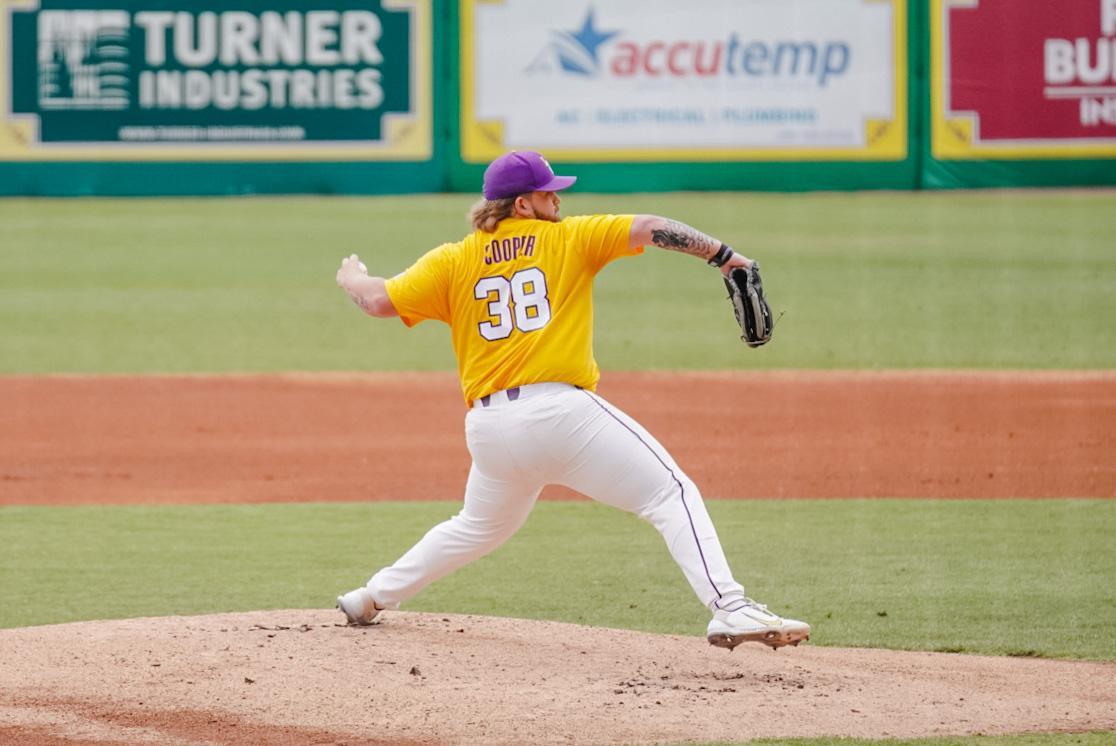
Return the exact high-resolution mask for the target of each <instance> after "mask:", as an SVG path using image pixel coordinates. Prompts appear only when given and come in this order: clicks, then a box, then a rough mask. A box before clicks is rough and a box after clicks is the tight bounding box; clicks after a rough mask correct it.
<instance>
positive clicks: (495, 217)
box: [469, 197, 516, 233]
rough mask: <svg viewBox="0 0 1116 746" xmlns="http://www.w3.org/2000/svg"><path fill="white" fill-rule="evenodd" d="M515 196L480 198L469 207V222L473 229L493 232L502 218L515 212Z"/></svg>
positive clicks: (508, 216)
mask: <svg viewBox="0 0 1116 746" xmlns="http://www.w3.org/2000/svg"><path fill="white" fill-rule="evenodd" d="M515 200H516V197H505V198H504V199H480V200H478V201H477V202H475V203H474V204H473V206H472V207H470V208H469V222H470V223H472V225H473V230H478V231H484V232H485V233H495V232H496V226H498V225H500V221H501V220H503V219H504V218H510V217H511V216H512V215H514V214H515Z"/></svg>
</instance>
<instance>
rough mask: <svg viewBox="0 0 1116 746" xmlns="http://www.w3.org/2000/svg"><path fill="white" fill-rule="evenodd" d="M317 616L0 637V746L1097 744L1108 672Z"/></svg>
mask: <svg viewBox="0 0 1116 746" xmlns="http://www.w3.org/2000/svg"><path fill="white" fill-rule="evenodd" d="M385 616H386V617H387V619H386V621H385V623H384V624H381V625H377V626H375V627H371V628H350V627H343V626H339V625H338V624H337V622H338V620H339V618H340V617H339V614H338V613H337V612H333V611H320V610H283V611H260V612H252V613H243V614H220V615H215V616H200V617H168V618H152V619H128V620H122V621H110V622H83V623H77V624H61V625H51V626H44V627H28V628H22V629H8V630H0V660H3V661H4V662H5V663H4V666H3V667H2V668H0V740H12V741H16V740H18V741H20V742H22V743H44V742H51V743H59V742H62V743H65V742H82V743H87V742H94V743H96V742H112V743H141V742H159V743H198V742H214V741H216V742H234V741H236V742H253V743H291V742H298V743H311V742H316V743H321V742H343V743H348V744H353V743H365V744H385V743H393V744H419V743H421V744H430V743H470V744H476V743H482V744H513V743H573V744H590V743H592V744H609V743H650V742H664V741H667V742H670V741H683V740H717V739H725V740H728V739H731V740H745V739H750V738H759V737H794V736H823V735H832V736H838V735H844V736H871V737H887V736H892V737H914V736H925V735H941V734H972V733H987V734H994V733H1021V732H1030V731H1077V730H1093V729H1116V664H1111V663H1091V662H1073V661H1051V660H1035V659H1016V658H991V657H982V656H967V655H965V656H963V655H947V654H940V653H907V652H896V651H884V650H855V649H839V648H821V647H816V646H810V645H804V646H801V647H798V648H790V649H785V650H781V651H779V652H777V653H776V652H773V651H771V650H768V649H767V648H764V647H762V646H760V645H752V644H749V645H744V646H741V647H740V648H737V650H736V651H735V652H734V653H731V654H730V653H727V652H726V651H724V650H721V649H717V648H712V647H710V646H709V645H707V644H706V643H705V641H704V640H703V639H702V638H701V637H680V636H670V635H654V634H643V633H637V632H630V631H623V630H613V629H601V628H591V627H579V626H575V625H569V624H558V623H554V622H538V621H525V620H517V619H496V618H490V617H477V616H461V615H444V616H443V615H431V614H417V613H406V612H388V613H387V614H385Z"/></svg>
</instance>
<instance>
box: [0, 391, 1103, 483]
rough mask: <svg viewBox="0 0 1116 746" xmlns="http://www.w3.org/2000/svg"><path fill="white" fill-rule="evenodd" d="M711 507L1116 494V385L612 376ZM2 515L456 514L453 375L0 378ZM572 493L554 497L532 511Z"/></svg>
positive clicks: (458, 434) (457, 418)
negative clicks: (320, 510)
mask: <svg viewBox="0 0 1116 746" xmlns="http://www.w3.org/2000/svg"><path fill="white" fill-rule="evenodd" d="M600 393H601V394H602V395H603V396H605V397H606V398H608V399H609V400H611V401H612V402H614V403H615V404H616V405H617V406H619V407H621V408H622V409H624V410H625V411H627V412H628V413H629V414H631V415H632V416H633V417H635V418H636V419H637V420H639V421H640V422H642V423H643V424H644V425H645V426H646V427H647V429H648V430H650V431H651V432H652V433H653V434H654V435H655V436H656V437H657V438H658V439H659V440H660V441H661V442H662V443H663V445H665V446H666V447H667V449H668V450H669V451H670V452H671V454H672V455H673V456H674V457H675V460H677V461H678V463H679V464H680V465H681V466H682V468H683V469H685V470H686V471H687V473H689V475H690V476H691V477H693V479H694V480H695V481H696V482H697V484H698V485H699V486H700V487H701V490H702V493H703V494H704V495H705V496H706V497H707V498H711V499H717V498H729V499H731V498H768V497H776V498H785V497H939V498H940V497H1002V498H1012V497H1016V498H1019V497H1116V459H1113V458H1112V454H1114V453H1116V373H1113V372H1095V373H1091V372H1081V373H1073V372H1063V373H1053V372H1050V373H1010V372H1009V373H971V372H970V373H952V372H878V373H871V372H852V373H842V372H773V373H746V374H737V373H684V374H683V373H609V374H606V375H605V377H604V379H603V380H602V383H601V387H600ZM0 411H3V412H4V419H5V427H4V428H2V429H0V452H2V453H3V454H4V458H3V461H2V462H0V504H31V505H45V504H79V503H147V504H151V503H224V502H231V503H254V502H272V501H351V500H452V499H458V498H460V496H461V491H462V488H463V485H464V483H465V477H466V475H467V473H468V470H469V455H468V452H467V451H466V449H465V442H464V436H463V433H462V421H463V418H464V416H465V412H466V409H465V405H464V402H463V401H462V399H461V394H460V390H459V389H458V386H457V382H456V378H455V377H454V376H453V375H451V374H444V373H426V374H417V373H411V374H383V373H377V374H362V375H341V374H299V375H280V376H216V377H203V376H188V377H132V378H129V377H52V376H46V377H23V378H20V377H9V378H0ZM573 496H574V495H573V493H570V492H568V491H563V490H560V489H558V488H548V489H547V491H546V492H544V497H552V498H554V497H557V498H569V497H573Z"/></svg>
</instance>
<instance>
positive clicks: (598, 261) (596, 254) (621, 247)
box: [564, 215, 643, 271]
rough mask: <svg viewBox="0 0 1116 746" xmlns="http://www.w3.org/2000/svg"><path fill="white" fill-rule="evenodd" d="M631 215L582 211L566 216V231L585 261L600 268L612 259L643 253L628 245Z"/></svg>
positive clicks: (592, 266) (637, 248) (630, 231)
mask: <svg viewBox="0 0 1116 746" xmlns="http://www.w3.org/2000/svg"><path fill="white" fill-rule="evenodd" d="M634 220H635V216H634V215H585V216H582V217H575V218H567V219H566V220H565V221H564V222H566V223H568V224H569V225H568V226H567V231H568V233H567V235H568V236H570V237H571V238H572V239H573V242H574V244H575V245H576V246H578V247H579V248H580V249H581V251H583V252H584V253H585V258H586V262H587V264H588V265H589V266H590V267H591V268H592V269H593V270H594V271H597V270H600V269H601V268H602V267H604V266H605V265H606V264H608V263H609V262H611V261H612V260H613V259H619V258H620V257H623V256H634V255H636V254H642V253H643V247H642V246H636V247H635V248H632V247H630V246H629V242H630V241H631V233H632V222H633V221H634Z"/></svg>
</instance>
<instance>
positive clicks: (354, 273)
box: [337, 254, 399, 319]
mask: <svg viewBox="0 0 1116 746" xmlns="http://www.w3.org/2000/svg"><path fill="white" fill-rule="evenodd" d="M337 284H338V285H340V286H341V289H342V290H344V291H345V292H346V293H348V294H349V297H350V298H352V300H353V303H356V304H357V305H358V306H360V308H361V309H362V310H363V311H364V312H365V313H366V314H368V315H369V316H376V317H378V318H381V319H390V318H392V317H394V316H398V315H399V312H398V311H397V310H395V304H394V303H392V302H391V297H390V296H388V292H387V288H386V287H385V280H384V278H383V277H370V276H369V275H368V268H367V267H365V266H364V263H363V262H362V261H360V257H358V256H357V255H356V254H352V255H350V256H348V257H346V258H345V259H342V260H341V269H339V270H337Z"/></svg>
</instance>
